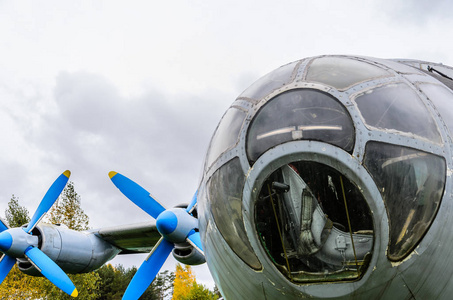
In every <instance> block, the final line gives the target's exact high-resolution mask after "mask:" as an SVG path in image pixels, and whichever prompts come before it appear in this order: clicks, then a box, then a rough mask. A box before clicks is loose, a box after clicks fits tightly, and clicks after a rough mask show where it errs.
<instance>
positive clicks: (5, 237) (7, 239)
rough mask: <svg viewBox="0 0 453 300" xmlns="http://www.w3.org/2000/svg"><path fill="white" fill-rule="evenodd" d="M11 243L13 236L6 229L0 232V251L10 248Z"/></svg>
mask: <svg viewBox="0 0 453 300" xmlns="http://www.w3.org/2000/svg"><path fill="white" fill-rule="evenodd" d="M12 244H13V237H12V236H11V234H10V233H9V232H8V231H3V232H2V233H0V251H2V252H3V253H5V252H6V251H8V250H9V249H10V248H11V245H12Z"/></svg>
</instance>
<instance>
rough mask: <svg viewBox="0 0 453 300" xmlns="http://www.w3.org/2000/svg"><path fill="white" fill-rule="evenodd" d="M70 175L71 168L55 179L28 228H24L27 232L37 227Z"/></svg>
mask: <svg viewBox="0 0 453 300" xmlns="http://www.w3.org/2000/svg"><path fill="white" fill-rule="evenodd" d="M70 175H71V172H70V171H69V170H66V171H64V172H63V174H61V175H60V176H59V177H58V178H57V179H56V180H55V181H54V183H52V185H51V186H50V188H49V190H48V191H47V193H46V194H45V195H44V198H43V199H42V200H41V203H40V204H39V206H38V208H37V209H36V211H35V214H34V215H33V217H32V218H31V221H30V223H28V226H27V228H25V229H24V230H25V231H26V232H27V233H30V232H31V231H32V230H33V228H35V226H36V224H37V223H38V222H39V221H40V220H41V218H42V217H43V216H44V215H45V213H46V212H47V211H48V210H49V209H50V208H51V207H52V205H53V204H54V203H55V201H56V200H57V199H58V196H60V194H61V192H62V191H63V189H64V187H65V186H66V183H67V182H68V180H69V176H70Z"/></svg>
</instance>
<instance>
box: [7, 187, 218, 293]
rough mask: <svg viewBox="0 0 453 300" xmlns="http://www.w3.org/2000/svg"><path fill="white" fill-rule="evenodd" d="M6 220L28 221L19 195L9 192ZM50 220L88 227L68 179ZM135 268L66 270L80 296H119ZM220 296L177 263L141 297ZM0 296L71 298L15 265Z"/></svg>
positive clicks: (11, 223)
mask: <svg viewBox="0 0 453 300" xmlns="http://www.w3.org/2000/svg"><path fill="white" fill-rule="evenodd" d="M5 219H6V223H8V224H9V226H10V227H19V226H22V225H23V224H26V223H28V222H29V221H30V216H29V212H28V210H27V209H26V208H25V207H23V206H21V205H20V204H19V198H17V197H16V196H14V195H12V197H11V200H10V201H9V203H8V208H7V209H6V210H5ZM44 222H46V223H51V224H64V225H66V226H68V228H70V229H73V230H79V231H82V230H87V229H89V218H88V216H87V215H86V214H85V212H84V211H83V209H82V208H81V198H80V195H78V194H77V192H76V191H75V188H74V183H73V182H71V181H70V182H68V184H67V186H66V187H65V189H64V190H63V192H62V194H61V195H60V197H59V198H58V200H57V201H56V203H55V204H54V205H53V206H52V208H51V209H50V210H49V212H48V213H47V215H46V218H45V220H44ZM136 272H137V268H136V267H131V268H124V267H123V266H122V265H121V264H120V265H116V266H112V265H111V264H106V265H104V266H102V267H101V268H99V269H97V270H95V271H93V272H91V273H84V274H68V276H69V278H70V279H71V280H72V282H73V283H74V284H75V286H76V287H77V290H78V291H79V296H78V299H81V300H85V299H86V300H95V299H97V300H116V299H121V298H122V296H123V294H124V292H125V291H126V288H127V286H128V284H129V282H130V281H131V280H132V277H133V276H134V275H135V273H136ZM219 297H220V293H219V291H218V290H217V288H214V291H211V290H209V289H208V288H206V287H205V286H203V285H201V284H198V283H197V282H196V278H195V275H194V274H193V272H192V269H191V267H190V266H181V265H180V264H177V266H176V271H175V272H170V271H168V270H166V271H163V272H160V273H159V274H158V275H157V276H156V279H155V280H154V281H153V283H152V284H151V285H150V286H149V287H148V289H147V290H146V291H145V293H144V294H143V295H142V296H141V297H140V299H141V300H157V299H159V300H161V299H172V300H195V299H197V300H198V299H200V300H204V299H206V300H215V299H218V298H219ZM0 299H49V300H50V299H52V300H53V299H56V300H59V299H73V298H72V297H70V296H69V295H67V294H66V293H64V292H63V291H61V290H60V289H58V288H57V287H56V286H54V285H53V284H52V283H51V282H49V281H48V280H47V279H45V278H44V277H33V276H29V275H25V274H23V273H22V272H20V271H19V269H18V268H17V266H14V268H13V269H12V270H11V272H10V273H9V274H8V276H7V277H6V278H5V280H4V281H3V283H2V284H1V285H0Z"/></svg>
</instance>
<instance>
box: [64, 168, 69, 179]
mask: <svg viewBox="0 0 453 300" xmlns="http://www.w3.org/2000/svg"><path fill="white" fill-rule="evenodd" d="M63 175H64V176H66V177H68V178H69V176H71V171H69V170H66V171H64V172H63Z"/></svg>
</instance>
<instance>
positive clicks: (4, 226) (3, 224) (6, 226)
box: [0, 218, 9, 232]
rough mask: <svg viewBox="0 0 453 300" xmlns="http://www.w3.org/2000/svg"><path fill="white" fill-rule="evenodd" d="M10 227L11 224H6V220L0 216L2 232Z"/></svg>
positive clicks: (0, 230) (0, 229)
mask: <svg viewBox="0 0 453 300" xmlns="http://www.w3.org/2000/svg"><path fill="white" fill-rule="evenodd" d="M7 229H9V226H8V225H7V224H6V222H5V220H3V219H2V218H0V232H2V231H5V230H7Z"/></svg>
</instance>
